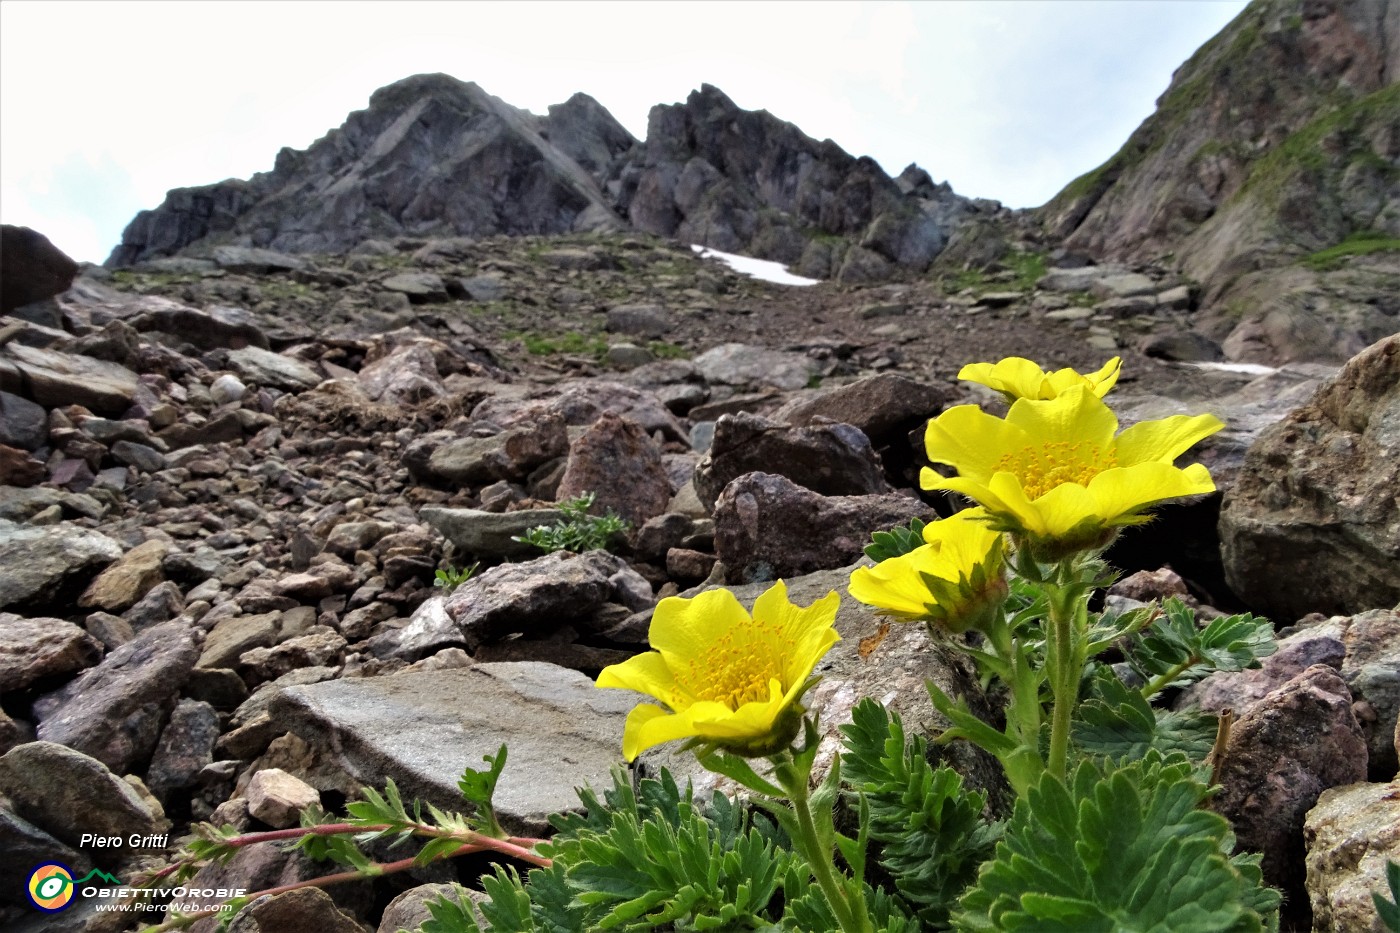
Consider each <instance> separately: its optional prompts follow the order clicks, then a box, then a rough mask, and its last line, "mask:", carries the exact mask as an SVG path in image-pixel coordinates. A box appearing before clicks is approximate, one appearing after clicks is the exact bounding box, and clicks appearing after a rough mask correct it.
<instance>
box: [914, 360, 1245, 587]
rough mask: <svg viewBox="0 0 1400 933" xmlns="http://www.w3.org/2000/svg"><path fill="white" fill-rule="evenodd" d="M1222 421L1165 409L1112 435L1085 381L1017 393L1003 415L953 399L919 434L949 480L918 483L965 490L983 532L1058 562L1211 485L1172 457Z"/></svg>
mask: <svg viewBox="0 0 1400 933" xmlns="http://www.w3.org/2000/svg"><path fill="white" fill-rule="evenodd" d="M1222 427H1224V425H1223V424H1222V423H1221V422H1220V420H1219V419H1218V418H1216V417H1214V416H1213V415H1195V416H1187V415H1173V416H1172V417H1170V418H1164V419H1162V420H1160V421H1143V422H1139V423H1138V424H1135V425H1133V426H1132V427H1129V428H1128V429H1127V430H1125V431H1124V432H1123V433H1122V434H1118V435H1116V436H1115V432H1116V431H1117V430H1118V419H1117V418H1116V417H1115V416H1114V414H1113V412H1112V411H1111V410H1109V408H1108V406H1107V405H1105V404H1104V403H1103V401H1102V400H1100V399H1099V398H1098V397H1097V396H1096V395H1094V393H1093V391H1091V390H1090V388H1089V387H1088V386H1075V387H1072V388H1070V389H1067V390H1065V391H1064V392H1062V393H1060V394H1059V395H1058V396H1056V397H1055V398H1053V399H1049V400H1047V401H1032V400H1030V399H1020V400H1018V401H1016V402H1015V403H1013V404H1012V406H1011V410H1010V411H1009V412H1008V413H1007V415H1006V418H1005V419H1002V418H996V417H993V416H992V415H989V414H987V413H985V412H983V411H982V410H981V409H979V408H978V407H977V406H976V405H960V406H958V407H956V408H950V409H948V410H947V411H945V412H944V413H943V414H941V415H939V416H938V418H937V419H935V420H934V421H931V422H929V425H928V429H927V431H926V432H925V435H924V442H925V445H926V446H927V448H928V458H929V460H931V461H933V462H934V463H946V464H949V465H951V466H953V467H956V468H957V471H958V476H956V477H954V478H952V479H946V478H944V477H942V476H939V475H938V474H937V473H935V472H933V471H932V470H930V469H928V468H927V467H925V468H924V470H923V472H922V473H921V475H920V485H921V486H923V488H924V489H951V490H953V491H955V492H960V493H963V494H964V495H966V496H969V497H970V498H972V499H974V500H976V501H977V502H978V503H979V504H980V505H982V506H983V507H984V508H985V509H986V510H987V512H988V514H989V515H990V516H991V523H992V527H993V528H996V529H998V530H1002V531H1009V532H1011V533H1012V534H1013V536H1015V537H1016V538H1017V539H1018V542H1019V543H1021V544H1029V545H1030V546H1031V549H1032V554H1033V555H1034V556H1036V557H1037V558H1038V559H1040V560H1045V561H1052V560H1059V559H1060V558H1062V557H1065V556H1067V555H1069V554H1071V553H1073V552H1075V551H1082V550H1093V549H1096V548H1101V547H1104V546H1105V545H1107V544H1108V542H1109V541H1111V540H1112V539H1113V536H1114V534H1116V533H1117V529H1118V528H1119V527H1121V526H1124V525H1135V524H1139V523H1141V522H1144V521H1147V516H1145V515H1144V514H1143V512H1144V510H1146V509H1148V508H1150V507H1151V506H1154V505H1157V504H1158V503H1160V502H1164V501H1166V500H1168V499H1175V498H1178V497H1180V496H1193V495H1198V494H1200V493H1206V492H1211V491H1213V490H1214V489H1215V483H1214V482H1212V480H1211V478H1210V472H1209V471H1208V470H1207V469H1206V468H1205V467H1204V466H1201V465H1200V464H1192V465H1191V466H1188V467H1186V468H1185V469H1178V468H1177V467H1175V466H1173V461H1175V460H1176V458H1177V457H1178V456H1180V455H1181V454H1182V453H1183V452H1185V451H1186V449H1187V448H1189V447H1190V446H1191V445H1192V444H1194V443H1196V442H1197V441H1199V440H1201V439H1202V438H1204V437H1207V436H1209V435H1211V434H1214V433H1215V432H1216V431H1219V430H1220V429H1221V428H1222Z"/></svg>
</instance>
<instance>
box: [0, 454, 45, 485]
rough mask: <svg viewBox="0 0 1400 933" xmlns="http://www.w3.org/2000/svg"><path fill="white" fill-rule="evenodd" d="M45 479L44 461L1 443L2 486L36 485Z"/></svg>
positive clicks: (0, 469) (0, 466)
mask: <svg viewBox="0 0 1400 933" xmlns="http://www.w3.org/2000/svg"><path fill="white" fill-rule="evenodd" d="M43 479H44V462H43V461H42V460H36V459H35V458H33V457H31V456H30V455H29V454H27V453H25V452H24V451H22V450H19V449H17V448H15V447H10V446H8V445H5V444H0V486H15V487H24V486H34V485H37V484H38V483H40V482H42V481H43Z"/></svg>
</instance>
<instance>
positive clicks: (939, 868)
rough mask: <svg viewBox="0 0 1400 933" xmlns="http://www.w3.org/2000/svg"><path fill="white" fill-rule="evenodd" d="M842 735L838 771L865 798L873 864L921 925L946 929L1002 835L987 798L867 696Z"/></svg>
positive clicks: (853, 713) (854, 711)
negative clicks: (933, 759) (875, 851)
mask: <svg viewBox="0 0 1400 933" xmlns="http://www.w3.org/2000/svg"><path fill="white" fill-rule="evenodd" d="M841 733H842V735H843V736H844V737H845V738H844V744H845V748H846V752H845V755H844V756H843V757H842V765H843V768H844V771H845V777H846V780H847V782H848V783H849V784H850V785H851V786H852V787H853V788H854V789H855V790H856V792H858V793H859V794H861V795H863V796H864V798H865V802H866V806H867V807H868V811H869V816H868V825H869V832H870V838H871V839H872V840H873V841H874V842H876V843H878V844H879V845H880V847H881V850H880V855H879V863H880V865H881V866H882V867H883V868H884V869H885V870H886V871H888V872H889V873H890V875H891V877H893V879H894V883H895V887H896V889H897V890H898V892H899V895H900V896H901V897H902V898H903V899H904V901H905V902H906V903H907V904H908V905H909V906H910V908H911V909H912V911H913V912H916V913H917V915H918V917H919V919H920V921H922V922H923V924H924V926H925V928H926V929H946V928H947V924H948V914H949V911H950V910H951V909H952V906H953V904H954V903H955V902H956V900H957V898H958V895H959V894H961V893H962V892H963V890H964V889H965V888H966V887H967V886H968V885H969V884H971V883H972V880H973V878H974V876H975V875H976V873H977V866H978V865H980V864H981V863H982V862H983V861H984V860H985V859H986V858H987V857H988V856H989V855H990V854H991V851H992V847H993V846H994V845H995V844H996V841H997V838H998V837H999V836H1000V834H1001V825H1000V824H998V823H991V822H987V821H984V820H983V818H982V811H983V809H984V808H985V806H986V802H987V800H986V796H985V795H984V794H982V793H979V792H976V791H965V790H964V789H963V781H962V776H961V775H959V774H958V773H957V772H956V771H954V770H953V769H952V768H949V767H947V766H940V767H938V768H934V767H933V766H931V765H930V764H929V763H928V757H927V755H928V743H927V741H926V740H925V739H924V737H923V736H919V735H916V736H914V737H913V738H912V739H910V740H909V741H907V742H906V740H905V735H904V725H903V723H902V722H901V721H900V717H899V714H898V713H896V712H890V711H887V710H886V709H885V708H884V707H883V706H881V705H880V704H879V703H877V702H875V701H874V700H872V699H869V698H868V697H867V698H866V699H863V700H861V701H860V702H859V703H857V704H856V706H855V708H854V709H853V710H852V711H851V722H850V724H848V725H844V726H842V727H841Z"/></svg>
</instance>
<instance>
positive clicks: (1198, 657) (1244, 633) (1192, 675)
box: [1126, 597, 1278, 696]
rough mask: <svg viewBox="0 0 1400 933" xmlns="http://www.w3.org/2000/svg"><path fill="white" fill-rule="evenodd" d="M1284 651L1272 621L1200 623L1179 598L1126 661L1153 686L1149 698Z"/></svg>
mask: <svg viewBox="0 0 1400 933" xmlns="http://www.w3.org/2000/svg"><path fill="white" fill-rule="evenodd" d="M1276 650H1278V642H1277V641H1276V639H1275V638H1274V630H1273V625H1272V624H1270V622H1269V621H1268V620H1267V619H1262V618H1259V617H1258V616H1254V615H1250V614H1249V613H1241V614H1239V615H1232V616H1221V617H1220V618H1217V619H1212V620H1210V621H1209V622H1207V623H1206V624H1205V625H1204V626H1198V625H1197V623H1196V613H1195V611H1194V610H1192V609H1191V608H1190V607H1189V606H1187V605H1186V604H1185V603H1183V602H1182V601H1181V600H1179V599H1177V598H1176V597H1172V598H1171V599H1169V600H1167V601H1166V602H1165V603H1163V605H1162V614H1161V616H1159V617H1158V618H1157V619H1156V620H1155V621H1154V622H1153V624H1152V625H1150V626H1148V627H1147V628H1145V629H1144V630H1143V631H1142V632H1140V633H1138V635H1137V636H1136V637H1135V638H1134V639H1132V640H1131V642H1130V644H1129V646H1128V648H1127V652H1126V656H1127V661H1128V664H1129V665H1130V666H1131V667H1132V669H1133V670H1134V671H1135V672H1137V674H1138V675H1139V676H1141V677H1142V679H1143V680H1144V681H1147V682H1148V685H1149V686H1148V687H1147V688H1144V693H1145V694H1146V695H1149V696H1150V695H1151V694H1152V693H1155V692H1156V691H1157V690H1162V689H1165V688H1166V687H1169V686H1182V685H1185V684H1189V683H1193V682H1195V681H1197V680H1200V679H1201V678H1202V677H1205V676H1206V675H1207V674H1211V673H1213V672H1215V671H1242V670H1245V669H1247V668H1254V667H1258V666H1259V659H1260V658H1265V657H1268V656H1269V655H1271V654H1273V653H1274V652H1275V651H1276Z"/></svg>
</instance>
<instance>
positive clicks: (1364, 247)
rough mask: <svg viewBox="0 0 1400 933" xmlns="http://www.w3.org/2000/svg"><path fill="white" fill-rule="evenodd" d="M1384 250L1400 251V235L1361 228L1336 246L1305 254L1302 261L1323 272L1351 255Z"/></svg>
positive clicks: (1309, 266)
mask: <svg viewBox="0 0 1400 933" xmlns="http://www.w3.org/2000/svg"><path fill="white" fill-rule="evenodd" d="M1382 252H1400V237H1393V236H1390V235H1389V234H1387V233H1385V232H1384V231H1381V230H1360V231H1357V232H1356V233H1353V234H1351V235H1350V236H1348V237H1347V238H1346V239H1345V240H1343V241H1342V242H1340V243H1338V244H1337V245H1336V246H1329V247H1327V248H1326V249H1322V250H1318V251H1317V252H1315V253H1313V254H1312V255H1311V256H1305V257H1304V258H1303V260H1302V263H1303V265H1305V266H1307V267H1308V268H1309V269H1315V270H1317V271H1319V272H1323V271H1326V270H1328V269H1335V268H1337V267H1338V266H1339V265H1341V264H1342V262H1343V260H1345V259H1346V258H1347V257H1349V256H1366V255H1369V254H1371V253H1382Z"/></svg>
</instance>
